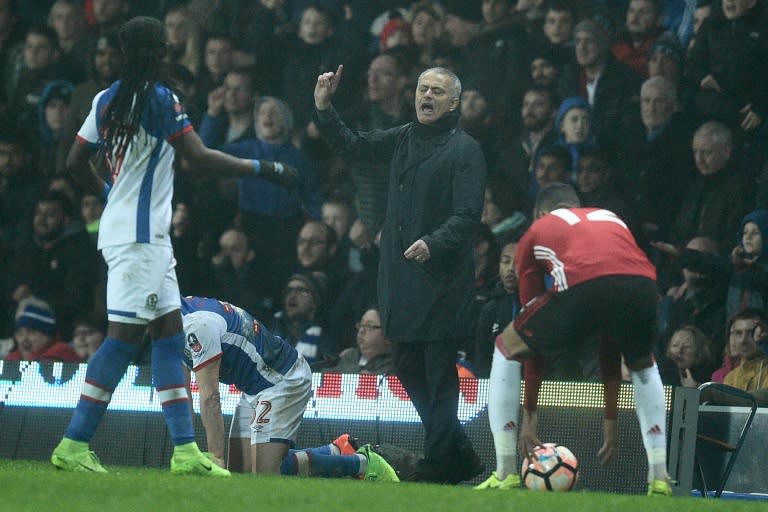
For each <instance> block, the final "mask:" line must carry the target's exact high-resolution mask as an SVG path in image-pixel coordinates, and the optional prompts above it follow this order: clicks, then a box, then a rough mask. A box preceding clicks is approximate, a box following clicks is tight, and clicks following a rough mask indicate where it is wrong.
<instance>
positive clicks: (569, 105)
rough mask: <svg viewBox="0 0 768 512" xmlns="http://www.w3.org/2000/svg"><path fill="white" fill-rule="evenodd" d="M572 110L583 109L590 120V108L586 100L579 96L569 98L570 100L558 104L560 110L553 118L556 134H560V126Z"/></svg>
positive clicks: (566, 99)
mask: <svg viewBox="0 0 768 512" xmlns="http://www.w3.org/2000/svg"><path fill="white" fill-rule="evenodd" d="M574 108H581V109H584V110H586V111H587V112H588V113H589V116H590V118H591V117H592V107H590V106H589V103H588V102H587V100H585V99H584V98H582V97H581V96H571V97H570V98H565V99H564V100H563V102H562V103H561V104H560V108H559V109H558V110H557V116H556V117H555V129H556V130H557V131H558V133H559V132H560V124H561V123H562V122H563V118H564V117H565V114H567V113H568V111H569V110H572V109H574Z"/></svg>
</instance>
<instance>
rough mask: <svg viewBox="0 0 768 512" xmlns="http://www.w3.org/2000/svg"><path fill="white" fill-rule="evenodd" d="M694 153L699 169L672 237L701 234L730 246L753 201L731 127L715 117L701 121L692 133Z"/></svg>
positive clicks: (679, 214)
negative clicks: (740, 163) (707, 120)
mask: <svg viewBox="0 0 768 512" xmlns="http://www.w3.org/2000/svg"><path fill="white" fill-rule="evenodd" d="M693 156H694V159H695V161H696V167H697V169H698V171H699V172H698V175H697V176H696V178H695V179H694V181H693V182H692V183H691V184H690V185H689V186H688V188H687V189H686V190H685V193H684V194H683V199H682V204H681V206H680V210H679V213H678V214H677V217H676V219H675V222H674V224H673V225H672V229H671V233H670V235H671V236H670V238H671V240H672V241H673V242H676V243H682V242H683V241H684V240H690V239H691V238H693V237H694V236H698V235H702V236H708V237H710V238H712V239H713V240H715V242H717V243H718V245H719V246H720V247H729V246H730V245H731V243H732V240H733V234H734V233H736V232H737V228H738V226H739V222H740V219H741V218H742V217H743V216H744V214H745V213H747V212H748V211H749V210H750V209H751V205H752V199H751V198H752V192H751V190H750V188H748V187H747V186H746V184H745V182H746V180H745V177H744V176H743V172H742V169H741V168H740V167H739V166H738V158H737V157H738V155H737V152H736V148H735V146H734V142H733V136H732V134H731V130H730V129H728V128H727V127H726V126H725V125H724V124H722V123H719V122H716V121H710V122H707V123H704V124H703V125H701V126H700V127H699V128H698V129H697V130H696V132H695V133H694V136H693ZM734 198H738V200H737V201H734Z"/></svg>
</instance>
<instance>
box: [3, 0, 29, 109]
mask: <svg viewBox="0 0 768 512" xmlns="http://www.w3.org/2000/svg"><path fill="white" fill-rule="evenodd" d="M19 10H20V9H19V2H18V1H17V0H0V79H1V80H0V83H3V84H5V83H7V81H8V74H7V73H8V72H9V71H10V70H9V66H8V60H9V58H10V55H11V54H12V53H13V52H12V50H13V49H14V48H17V45H18V44H19V43H20V42H21V41H22V40H23V39H24V32H23V30H22V27H25V26H26V25H24V23H22V20H21V16H19ZM7 100H8V99H7V97H6V90H5V87H4V86H3V87H0V112H3V113H4V112H5V111H6V109H7V108H8V104H7Z"/></svg>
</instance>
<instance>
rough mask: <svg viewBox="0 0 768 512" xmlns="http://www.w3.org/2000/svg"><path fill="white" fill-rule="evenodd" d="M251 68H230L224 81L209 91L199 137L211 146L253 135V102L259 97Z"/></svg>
mask: <svg viewBox="0 0 768 512" xmlns="http://www.w3.org/2000/svg"><path fill="white" fill-rule="evenodd" d="M252 71H253V70H251V69H244V68H239V69H233V70H230V71H229V72H228V73H227V74H226V75H225V77H224V83H223V84H222V85H221V87H217V88H216V89H214V90H212V91H211V92H210V94H208V110H207V111H206V112H205V114H203V120H202V123H201V124H200V138H202V139H203V140H204V141H205V143H206V144H208V145H209V146H211V147H214V148H219V147H221V146H222V145H224V144H231V143H235V142H241V141H243V140H246V139H252V138H254V137H255V136H256V131H255V124H256V123H255V122H254V119H255V118H254V104H255V103H256V101H257V100H258V99H259V92H258V91H257V90H256V87H255V83H254V80H255V77H254V76H253V73H252Z"/></svg>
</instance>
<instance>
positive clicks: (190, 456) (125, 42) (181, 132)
mask: <svg viewBox="0 0 768 512" xmlns="http://www.w3.org/2000/svg"><path fill="white" fill-rule="evenodd" d="M119 39H120V46H121V50H122V52H123V57H124V61H123V66H122V68H121V75H122V76H121V77H120V80H118V81H116V82H115V83H113V84H112V85H111V86H110V87H109V88H108V89H106V90H104V91H101V92H100V93H98V94H97V95H96V97H95V98H94V100H93V104H92V107H91V111H90V113H89V114H88V117H87V119H86V120H85V122H84V123H83V126H82V127H81V128H80V131H79V132H78V134H77V139H76V141H75V143H74V144H73V146H72V149H71V150H70V153H69V155H68V157H67V168H68V170H69V171H70V172H71V173H72V174H73V176H74V177H75V178H76V179H77V181H78V182H79V183H80V184H81V185H83V186H84V187H85V188H87V189H89V190H100V188H101V187H103V189H104V192H105V194H107V206H106V208H105V210H104V213H103V215H102V218H101V227H100V230H99V249H100V250H101V251H102V254H103V256H104V260H105V261H106V263H107V268H108V270H107V315H108V320H109V323H108V328H107V338H106V339H105V340H104V343H103V344H102V345H101V347H100V348H99V350H98V351H97V352H96V354H94V356H93V358H92V359H91V361H90V362H89V364H88V369H87V371H86V375H85V383H84V385H83V389H82V392H81V395H80V400H79V401H78V404H77V406H76V408H75V411H74V414H73V415H72V419H71V421H70V423H69V427H68V428H67V430H66V432H65V434H64V438H63V439H62V441H61V442H60V443H59V445H58V446H57V447H56V449H55V450H54V452H53V454H52V455H51V462H52V463H53V465H54V466H56V467H58V468H60V469H64V470H69V471H93V472H100V473H103V472H106V469H104V467H103V466H102V465H101V463H100V462H99V459H98V458H97V457H96V455H95V453H94V452H92V451H91V450H90V447H89V442H90V440H91V438H92V437H93V435H94V433H95V431H96V428H97V426H98V424H99V421H100V420H101V418H102V416H103V414H104V411H105V410H106V408H107V405H108V404H109V401H110V399H111V397H112V393H113V392H114V390H115V388H116V387H117V384H118V383H119V382H120V379H121V378H122V376H123V374H124V373H125V371H126V369H127V368H128V365H129V364H130V363H131V361H132V360H133V359H134V358H135V357H136V355H137V354H138V353H139V351H140V348H141V345H142V339H143V334H144V332H145V331H146V330H148V331H149V335H150V337H151V338H152V381H153V384H154V386H155V388H156V390H157V397H158V399H159V401H160V403H161V405H162V410H163V416H164V417H165V421H166V425H167V427H168V431H169V433H170V437H171V440H172V442H173V445H174V451H173V455H172V458H171V472H172V473H176V474H202V475H212V476H229V471H227V470H226V469H223V468H221V467H219V466H218V465H216V464H213V463H212V462H211V461H210V460H209V458H208V457H207V456H206V455H205V454H204V453H202V452H201V451H200V449H199V448H198V446H197V444H196V443H195V433H194V429H193V425H192V415H191V408H190V404H189V397H188V395H187V390H186V386H185V375H184V371H183V369H182V357H183V352H184V344H185V338H184V331H183V329H182V319H181V313H180V306H181V297H180V293H179V286H178V282H177V280H176V272H175V269H174V267H175V264H176V262H175V259H174V257H173V249H172V247H171V241H170V236H169V231H170V224H171V198H172V196H173V159H174V154H175V153H179V154H180V155H181V156H182V157H184V158H185V159H186V160H187V161H188V162H190V163H191V164H192V165H195V166H198V167H200V168H201V169H207V170H215V171H216V172H219V173H221V174H222V175H226V176H233V177H244V176H252V175H254V174H256V175H258V176H261V177H263V178H265V179H269V180H271V181H274V182H276V183H278V184H282V185H286V186H288V185H292V184H294V183H295V180H296V177H297V174H296V170H295V169H293V168H290V167H289V166H284V165H281V164H280V163H273V162H266V161H260V160H247V159H240V158H235V157H232V156H230V155H226V154H224V153H221V152H219V151H214V150H211V149H209V148H207V147H205V145H204V144H203V143H202V142H201V140H200V138H199V137H198V135H197V134H196V133H195V131H194V130H193V128H192V125H191V124H190V122H189V119H188V118H187V114H186V112H185V110H184V107H183V106H182V104H181V103H180V102H179V100H178V98H177V97H176V96H175V95H174V94H173V92H171V91H170V90H169V89H168V88H167V87H166V86H165V85H163V84H162V82H161V70H162V61H163V58H164V56H165V52H166V45H167V43H166V40H165V30H164V28H163V25H162V23H160V21H159V20H157V19H154V18H148V17H136V18H133V19H131V20H129V21H127V22H126V23H125V24H124V25H123V26H122V27H121V28H120V31H119ZM97 152H99V153H100V156H102V157H103V158H102V159H101V161H106V162H107V164H108V166H109V171H110V174H111V176H110V177H109V178H107V179H106V180H101V179H100V178H99V177H98V176H97V175H96V173H95V172H94V171H92V170H91V169H90V167H89V160H90V158H91V157H92V156H94V154H95V153H97Z"/></svg>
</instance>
